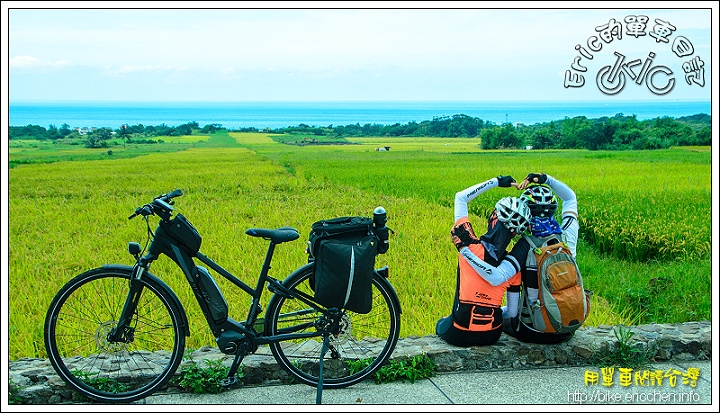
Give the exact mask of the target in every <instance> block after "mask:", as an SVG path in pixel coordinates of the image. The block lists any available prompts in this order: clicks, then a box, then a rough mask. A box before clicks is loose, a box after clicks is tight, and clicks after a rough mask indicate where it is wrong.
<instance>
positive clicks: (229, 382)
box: [220, 375, 238, 387]
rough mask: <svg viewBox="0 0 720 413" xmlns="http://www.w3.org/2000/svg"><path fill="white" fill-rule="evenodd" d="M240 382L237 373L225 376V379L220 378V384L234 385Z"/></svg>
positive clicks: (224, 385) (225, 385)
mask: <svg viewBox="0 0 720 413" xmlns="http://www.w3.org/2000/svg"><path fill="white" fill-rule="evenodd" d="M237 383H238V378H237V375H233V376H232V377H225V378H224V379H222V380H220V385H222V386H223V387H229V386H233V385H235V384H237Z"/></svg>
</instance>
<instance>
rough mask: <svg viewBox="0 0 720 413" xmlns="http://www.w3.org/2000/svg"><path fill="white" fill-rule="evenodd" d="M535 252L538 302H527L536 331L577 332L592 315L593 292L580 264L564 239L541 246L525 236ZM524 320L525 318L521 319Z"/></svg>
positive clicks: (525, 294) (532, 326) (525, 293)
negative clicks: (581, 270)
mask: <svg viewBox="0 0 720 413" xmlns="http://www.w3.org/2000/svg"><path fill="white" fill-rule="evenodd" d="M524 237H525V239H526V240H527V241H528V243H529V244H530V246H531V247H532V248H533V252H534V253H535V260H536V261H537V269H538V271H537V272H538V286H539V291H538V300H537V301H536V302H534V303H530V302H527V301H528V299H527V291H524V296H525V300H524V301H525V303H524V305H526V306H527V309H528V310H529V311H528V312H529V320H523V321H525V322H526V323H527V322H528V321H529V322H530V323H531V324H532V325H531V326H530V327H531V328H532V329H534V330H537V331H540V332H543V333H569V332H573V331H575V330H577V329H578V328H579V327H580V326H581V325H582V324H583V323H584V322H585V319H586V318H587V316H588V314H590V295H591V294H592V293H591V292H590V291H587V290H585V288H584V286H583V279H582V276H581V275H580V269H579V268H578V266H577V261H576V260H575V257H573V255H572V252H571V251H570V248H569V247H568V245H567V243H566V242H565V240H564V238H563V239H562V240H561V242H559V243H556V244H552V245H547V246H544V247H537V246H536V245H535V243H534V242H533V241H532V239H531V238H530V237H528V236H527V235H525V236H524ZM521 320H522V318H521Z"/></svg>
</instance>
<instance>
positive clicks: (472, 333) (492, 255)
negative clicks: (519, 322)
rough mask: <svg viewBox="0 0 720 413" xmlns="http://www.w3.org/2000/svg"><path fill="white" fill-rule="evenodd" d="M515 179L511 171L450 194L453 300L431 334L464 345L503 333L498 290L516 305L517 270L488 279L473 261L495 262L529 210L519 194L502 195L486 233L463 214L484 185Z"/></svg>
mask: <svg viewBox="0 0 720 413" xmlns="http://www.w3.org/2000/svg"><path fill="white" fill-rule="evenodd" d="M514 184H515V180H514V179H513V178H512V177H511V176H498V177H497V178H492V179H490V180H488V181H485V182H483V183H480V184H477V185H473V186H471V187H469V188H466V189H465V190H463V191H460V192H458V193H457V194H455V225H454V226H453V228H452V230H451V235H452V240H453V243H454V244H455V247H456V248H457V250H458V254H459V255H458V266H457V282H456V287H455V299H454V305H453V310H452V314H451V315H449V316H447V317H444V318H441V319H440V320H439V321H438V322H437V324H436V326H435V332H436V334H437V335H438V336H439V337H440V338H441V339H443V340H445V341H446V342H448V343H450V344H453V345H457V346H463V347H467V346H484V345H491V344H494V343H496V342H497V340H498V339H499V338H500V335H501V334H502V310H501V307H500V306H501V304H502V299H503V294H505V293H506V292H507V299H508V300H515V307H517V301H518V299H519V295H520V284H521V279H520V274H519V273H518V274H516V275H515V276H514V277H512V278H509V279H507V280H505V281H504V282H502V283H499V284H491V283H490V282H488V280H486V279H485V278H484V271H483V270H482V268H478V267H477V266H476V265H475V263H477V262H480V259H482V260H484V261H485V262H487V263H491V264H492V265H499V263H500V262H501V261H502V260H503V258H504V257H505V254H506V251H505V250H506V248H507V247H508V245H509V244H510V241H511V240H512V239H513V237H514V236H515V235H516V234H519V233H522V232H524V231H525V230H526V229H527V228H528V225H529V220H530V210H529V208H528V206H527V204H526V203H525V202H523V201H521V200H520V199H518V198H514V197H505V198H502V199H501V200H500V201H498V202H497V203H496V204H495V210H494V211H493V213H492V214H491V215H490V218H489V219H488V222H487V232H486V233H485V234H484V235H482V236H481V237H480V238H478V237H477V236H476V235H475V232H474V231H473V228H472V225H471V224H470V221H469V219H468V207H467V204H468V202H469V201H471V200H473V199H474V198H476V197H477V196H478V195H480V194H482V193H484V192H485V191H487V190H488V189H491V188H495V187H498V186H500V187H510V186H513V185H514Z"/></svg>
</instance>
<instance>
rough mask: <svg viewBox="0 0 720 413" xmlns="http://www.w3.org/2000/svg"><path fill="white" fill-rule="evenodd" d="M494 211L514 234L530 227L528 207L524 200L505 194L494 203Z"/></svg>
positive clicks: (530, 216)
mask: <svg viewBox="0 0 720 413" xmlns="http://www.w3.org/2000/svg"><path fill="white" fill-rule="evenodd" d="M495 213H496V214H497V218H498V220H499V221H500V222H502V223H503V225H505V227H506V228H507V229H509V230H512V231H515V233H516V234H521V233H523V232H525V230H527V229H528V228H529V227H530V218H532V215H531V213H530V208H529V207H528V206H527V204H526V203H525V202H523V201H522V200H521V199H519V198H515V197H513V196H506V197H505V198H502V199H501V200H499V201H497V203H496V204H495Z"/></svg>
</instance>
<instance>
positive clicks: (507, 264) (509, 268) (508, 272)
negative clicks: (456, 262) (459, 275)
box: [460, 247, 520, 287]
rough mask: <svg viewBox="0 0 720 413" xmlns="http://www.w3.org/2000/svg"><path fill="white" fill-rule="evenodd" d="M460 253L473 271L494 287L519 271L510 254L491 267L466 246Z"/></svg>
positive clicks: (518, 265)
mask: <svg viewBox="0 0 720 413" xmlns="http://www.w3.org/2000/svg"><path fill="white" fill-rule="evenodd" d="M460 255H461V256H462V257H463V259H465V261H467V262H468V264H470V266H471V267H473V269H474V270H475V272H477V273H478V274H480V276H481V277H483V278H484V279H485V280H486V281H487V282H489V283H490V284H492V285H493V286H495V287H497V286H498V285H500V284H502V283H504V282H506V281H508V280H509V279H510V278H512V276H513V275H515V274H517V272H518V271H520V264H519V263H518V262H517V260H516V259H515V257H513V256H512V255H506V256H505V258H504V259H503V261H502V262H501V263H500V266H498V267H493V266H492V265H490V264H488V263H487V262H485V261H483V260H482V259H480V257H478V256H477V255H475V253H473V252H472V251H470V248H468V247H463V248H461V249H460Z"/></svg>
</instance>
